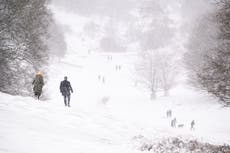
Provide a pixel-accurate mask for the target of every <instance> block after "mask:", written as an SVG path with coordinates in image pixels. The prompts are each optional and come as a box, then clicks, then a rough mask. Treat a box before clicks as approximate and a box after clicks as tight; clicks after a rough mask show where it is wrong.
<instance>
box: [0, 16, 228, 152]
mask: <svg viewBox="0 0 230 153" xmlns="http://www.w3.org/2000/svg"><path fill="white" fill-rule="evenodd" d="M57 18H59V19H60V22H64V23H65V24H66V25H70V24H72V25H71V26H70V28H72V30H73V31H72V32H71V33H68V36H67V37H66V38H67V42H68V44H67V45H68V52H67V54H66V56H65V57H63V59H61V61H60V62H59V63H57V62H55V61H51V66H50V70H49V80H46V85H45V88H44V91H45V92H46V93H48V94H49V96H50V98H49V99H48V100H43V101H37V100H35V99H33V98H30V97H19V96H10V95H7V94H3V93H0V153H64V152H65V153H92V152H94V153H97V152H98V153H103V152H105V153H118V152H119V153H129V152H130V153H135V152H140V150H139V148H140V147H141V146H140V145H141V143H142V142H139V141H140V140H141V141H143V143H144V141H146V140H151V141H153V142H158V140H159V141H162V139H165V138H168V137H179V138H183V139H197V140H199V141H200V142H208V143H212V144H224V143H225V144H230V118H229V116H230V108H224V107H222V106H221V105H220V104H218V103H217V101H216V100H215V99H212V98H210V97H209V96H208V95H205V93H200V92H198V91H195V90H194V89H192V88H189V86H187V85H185V84H183V83H182V84H180V85H178V86H177V87H175V88H174V89H173V90H172V91H171V92H170V96H169V97H163V96H160V95H158V98H157V99H156V100H154V101H150V100H149V93H148V92H147V91H146V90H144V89H143V88H142V86H140V84H136V83H135V82H136V78H135V73H134V63H135V60H136V55H135V54H134V53H130V52H126V53H118V54H109V53H98V52H96V51H95V52H91V53H90V54H88V52H87V46H90V45H92V46H95V44H90V45H89V44H85V46H84V45H83V46H81V45H82V44H83V43H82V42H80V41H81V40H80V39H81V38H80V37H78V36H79V32H80V31H81V29H82V26H83V24H84V22H85V21H84V20H83V19H80V18H77V17H76V16H71V17H69V18H67V17H66V15H63V14H59V16H58V17H57ZM74 19H76V20H78V21H76V23H75V20H74ZM63 20H64V21H63ZM79 20H80V21H79ZM98 22H100V21H98ZM74 30H76V31H74ZM77 30H79V31H77ZM74 34H78V35H77V36H74ZM90 43H92V42H90ZM92 46H90V47H92ZM108 56H112V60H108ZM116 65H121V70H120V71H117V70H116ZM64 76H68V78H69V80H70V82H71V84H72V87H73V90H74V93H73V94H72V99H71V108H65V107H64V103H63V97H62V96H61V94H60V92H59V85H60V81H62V80H63V77H64ZM99 76H100V77H101V79H99ZM103 77H104V78H105V80H104V83H103V82H102V78H103ZM42 98H44V97H42ZM168 109H171V110H172V113H173V116H172V118H174V117H176V118H177V121H178V124H184V127H183V128H171V127H170V122H171V119H172V118H170V119H168V118H166V111H167V110H168ZM192 120H195V123H196V124H195V130H194V131H191V130H190V122H191V121H192ZM139 138H144V139H139Z"/></svg>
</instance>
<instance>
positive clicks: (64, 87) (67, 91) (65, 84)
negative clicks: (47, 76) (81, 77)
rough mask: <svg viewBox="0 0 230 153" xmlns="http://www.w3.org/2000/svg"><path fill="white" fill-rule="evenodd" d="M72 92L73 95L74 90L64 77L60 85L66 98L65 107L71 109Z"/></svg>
mask: <svg viewBox="0 0 230 153" xmlns="http://www.w3.org/2000/svg"><path fill="white" fill-rule="evenodd" d="M70 91H71V92H72V93H73V89H72V87H71V85H70V82H69V81H67V76H65V77H64V80H63V81H62V82H61V84H60V92H61V93H62V95H63V96H64V103H65V106H68V107H70Z"/></svg>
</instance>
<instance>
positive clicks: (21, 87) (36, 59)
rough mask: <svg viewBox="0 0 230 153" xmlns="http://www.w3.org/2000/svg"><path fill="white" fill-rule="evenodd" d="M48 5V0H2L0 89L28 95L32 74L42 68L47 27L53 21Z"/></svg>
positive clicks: (10, 92) (0, 8) (46, 55)
mask: <svg viewBox="0 0 230 153" xmlns="http://www.w3.org/2000/svg"><path fill="white" fill-rule="evenodd" d="M47 5H48V0H1V2H0V78H1V79H0V91H1V92H5V93H9V94H13V95H30V93H31V89H32V87H31V82H32V79H33V77H34V76H35V74H36V72H37V71H38V70H42V71H44V70H45V67H46V65H47V64H48V59H49V52H48V46H47V43H46V40H47V39H48V37H49V35H48V27H49V25H50V23H51V22H53V20H52V14H51V12H50V11H49V9H48V8H47Z"/></svg>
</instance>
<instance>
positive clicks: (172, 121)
mask: <svg viewBox="0 0 230 153" xmlns="http://www.w3.org/2000/svg"><path fill="white" fill-rule="evenodd" d="M166 116H167V118H171V117H172V110H167V112H166ZM171 127H173V128H176V127H178V128H183V127H184V124H178V125H177V119H176V118H173V119H172V120H171ZM190 130H195V121H194V120H192V121H191V123H190Z"/></svg>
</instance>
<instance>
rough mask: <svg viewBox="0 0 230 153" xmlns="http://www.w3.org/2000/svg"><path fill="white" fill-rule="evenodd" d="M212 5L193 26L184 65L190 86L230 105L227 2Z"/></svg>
mask: <svg viewBox="0 0 230 153" xmlns="http://www.w3.org/2000/svg"><path fill="white" fill-rule="evenodd" d="M216 5H217V7H216V10H215V11H213V12H210V13H209V14H207V15H205V16H202V17H201V18H200V19H199V20H198V21H197V24H196V25H195V26H194V29H193V31H192V34H191V37H190V40H189V45H188V52H187V53H186V54H185V63H186V65H187V68H188V70H189V76H190V80H191V82H192V83H193V85H195V86H196V87H199V88H200V89H204V90H205V91H208V92H209V93H211V94H212V95H214V96H216V97H218V98H219V99H220V100H221V101H222V102H224V103H226V104H230V0H218V2H217V3H216Z"/></svg>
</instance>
